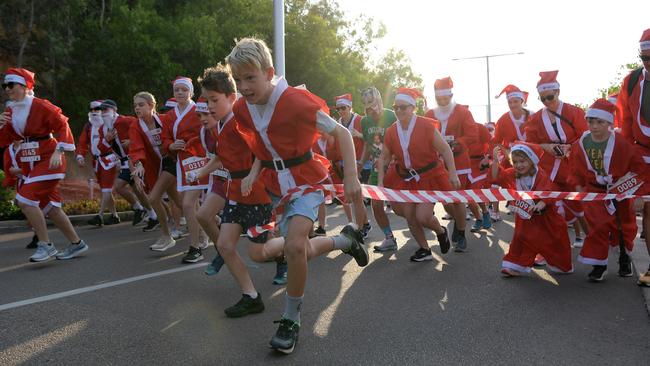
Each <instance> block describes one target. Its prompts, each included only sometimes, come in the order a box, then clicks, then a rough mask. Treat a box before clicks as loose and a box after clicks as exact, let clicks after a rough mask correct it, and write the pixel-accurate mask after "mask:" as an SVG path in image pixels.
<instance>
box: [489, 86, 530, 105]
mask: <svg viewBox="0 0 650 366" xmlns="http://www.w3.org/2000/svg"><path fill="white" fill-rule="evenodd" d="M503 93H506V98H508V99H510V98H519V99H521V100H523V101H524V103H526V101H527V100H528V92H525V91H521V90H519V88H517V87H516V86H514V85H512V84H508V85H507V86H506V87H505V88H503V90H501V93H499V95H497V96H496V97H495V98H498V97H500V96H501V95H503Z"/></svg>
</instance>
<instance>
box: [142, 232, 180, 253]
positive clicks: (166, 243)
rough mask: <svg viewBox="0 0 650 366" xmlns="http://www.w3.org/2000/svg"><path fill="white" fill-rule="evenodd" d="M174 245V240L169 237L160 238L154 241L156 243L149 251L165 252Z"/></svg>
mask: <svg viewBox="0 0 650 366" xmlns="http://www.w3.org/2000/svg"><path fill="white" fill-rule="evenodd" d="M174 245H176V240H174V238H172V237H171V236H164V235H163V236H161V237H160V238H158V240H156V242H155V243H154V244H153V245H151V246H150V247H149V249H151V250H153V251H156V252H164V251H165V250H167V249H169V248H171V247H173V246H174Z"/></svg>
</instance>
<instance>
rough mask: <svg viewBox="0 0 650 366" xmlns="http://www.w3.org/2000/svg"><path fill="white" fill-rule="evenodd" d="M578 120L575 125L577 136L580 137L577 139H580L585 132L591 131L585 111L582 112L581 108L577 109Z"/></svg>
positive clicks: (576, 119)
mask: <svg viewBox="0 0 650 366" xmlns="http://www.w3.org/2000/svg"><path fill="white" fill-rule="evenodd" d="M575 109H576V118H575V121H574V122H573V123H575V128H576V134H577V135H578V136H577V138H576V141H577V139H579V138H580V136H582V134H583V133H585V131H587V130H588V129H589V125H588V124H587V119H586V118H585V111H583V110H582V108H580V107H576V108H575Z"/></svg>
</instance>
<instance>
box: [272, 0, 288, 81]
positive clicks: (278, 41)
mask: <svg viewBox="0 0 650 366" xmlns="http://www.w3.org/2000/svg"><path fill="white" fill-rule="evenodd" d="M273 45H274V50H273V54H274V56H275V74H276V75H278V76H284V75H285V74H284V0H273Z"/></svg>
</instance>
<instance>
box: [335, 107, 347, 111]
mask: <svg viewBox="0 0 650 366" xmlns="http://www.w3.org/2000/svg"><path fill="white" fill-rule="evenodd" d="M346 109H348V107H336V110H337V111H339V112H340V111H344V110H346Z"/></svg>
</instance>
